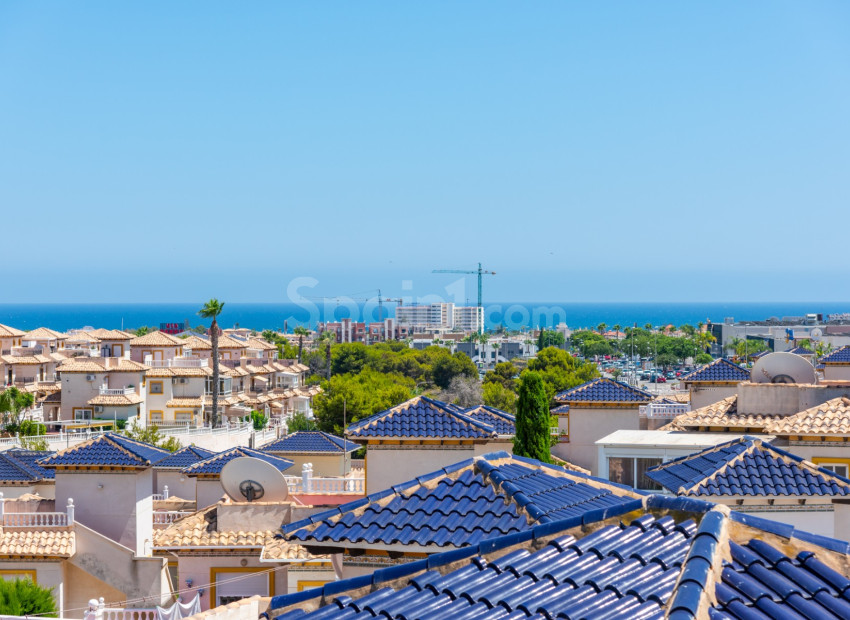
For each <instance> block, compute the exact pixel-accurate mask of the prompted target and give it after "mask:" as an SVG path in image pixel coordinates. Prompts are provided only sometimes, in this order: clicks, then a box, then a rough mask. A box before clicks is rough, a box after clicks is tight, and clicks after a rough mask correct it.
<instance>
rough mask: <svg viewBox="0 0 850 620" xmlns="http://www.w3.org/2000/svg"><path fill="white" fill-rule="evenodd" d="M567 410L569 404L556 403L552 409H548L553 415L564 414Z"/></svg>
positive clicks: (568, 410) (568, 409)
mask: <svg viewBox="0 0 850 620" xmlns="http://www.w3.org/2000/svg"><path fill="white" fill-rule="evenodd" d="M569 412H570V406H569V405H558V406H557V407H554V408H553V409H550V410H549V413H552V414H554V415H564V414H567V413H569Z"/></svg>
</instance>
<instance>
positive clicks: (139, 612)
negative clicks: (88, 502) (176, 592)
mask: <svg viewBox="0 0 850 620" xmlns="http://www.w3.org/2000/svg"><path fill="white" fill-rule="evenodd" d="M83 618H84V620H158V618H159V612H158V611H157V610H156V608H153V609H149V608H144V607H131V608H129V609H126V608H123V607H107V606H106V603H105V601H104V600H103V597H102V596H101V597H100V600H95V599H92V600H90V601H89V608H88V610H87V611H86V612H85V613H84V614H83Z"/></svg>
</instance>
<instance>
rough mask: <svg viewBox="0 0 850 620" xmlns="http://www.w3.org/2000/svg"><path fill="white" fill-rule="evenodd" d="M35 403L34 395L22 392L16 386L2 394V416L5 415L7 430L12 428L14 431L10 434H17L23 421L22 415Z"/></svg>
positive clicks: (4, 421) (0, 393) (0, 405)
mask: <svg viewBox="0 0 850 620" xmlns="http://www.w3.org/2000/svg"><path fill="white" fill-rule="evenodd" d="M34 402H35V397H34V396H33V395H32V394H30V393H29V392H22V391H20V390H19V389H18V388H16V387H14V386H13V387H10V388H6V389H5V390H4V391H3V392H0V414H2V415H3V423H4V424H5V425H6V430H9V427H10V426H12V427H14V430H10V432H16V430H17V428H18V426H19V424H20V421H21V413H23V412H24V411H26V410H27V409H29V408H30V407H32V406H33V403H34Z"/></svg>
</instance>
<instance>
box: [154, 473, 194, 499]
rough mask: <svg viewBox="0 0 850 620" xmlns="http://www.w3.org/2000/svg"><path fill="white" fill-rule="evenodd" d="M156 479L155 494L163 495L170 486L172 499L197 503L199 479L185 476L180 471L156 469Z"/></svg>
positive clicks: (169, 492)
mask: <svg viewBox="0 0 850 620" xmlns="http://www.w3.org/2000/svg"><path fill="white" fill-rule="evenodd" d="M154 478H155V480H156V486H155V491H154V492H155V493H160V494H161V493H163V489H164V488H165V486H166V485H168V495H169V496H170V497H179V498H180V499H186V500H189V501H192V502H193V501H195V493H196V483H197V479H195V478H193V477H192V476H184V475H183V474H181V473H180V470H179V469H178V470H172V469H154Z"/></svg>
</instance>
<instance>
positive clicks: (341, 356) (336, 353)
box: [331, 342, 369, 375]
mask: <svg viewBox="0 0 850 620" xmlns="http://www.w3.org/2000/svg"><path fill="white" fill-rule="evenodd" d="M368 361H369V347H367V346H366V345H365V344H363V343H362V342H346V343H342V344H338V345H336V346H335V347H333V351H332V352H331V367H332V370H333V374H335V375H342V374H345V373H347V372H360V371H361V370H363V367H364V366H365V365H366V363H367V362H368Z"/></svg>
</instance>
